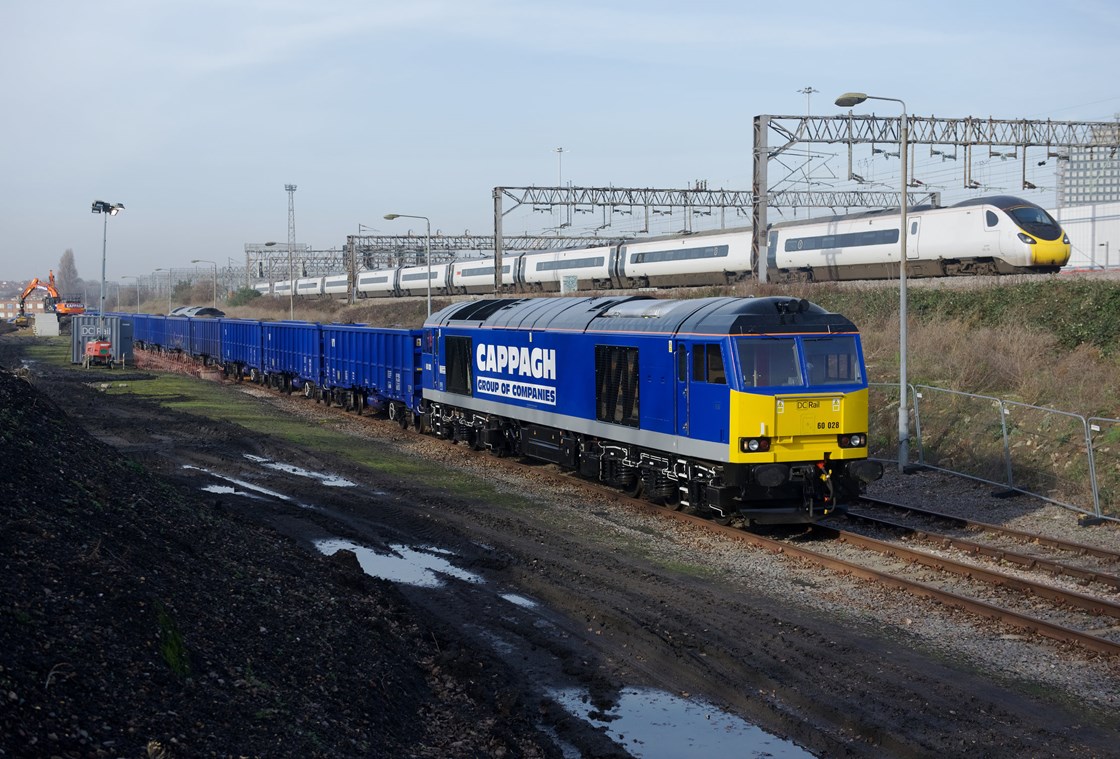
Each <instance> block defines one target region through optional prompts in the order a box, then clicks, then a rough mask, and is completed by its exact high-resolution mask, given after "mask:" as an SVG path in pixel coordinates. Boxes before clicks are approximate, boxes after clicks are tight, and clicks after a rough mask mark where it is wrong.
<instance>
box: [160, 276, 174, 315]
mask: <svg viewBox="0 0 1120 759" xmlns="http://www.w3.org/2000/svg"><path fill="white" fill-rule="evenodd" d="M156 271H165V272H167V313H168V314H170V313H171V269H156Z"/></svg>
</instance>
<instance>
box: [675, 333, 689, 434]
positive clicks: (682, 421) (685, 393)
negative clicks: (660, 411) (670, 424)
mask: <svg viewBox="0 0 1120 759" xmlns="http://www.w3.org/2000/svg"><path fill="white" fill-rule="evenodd" d="M676 360H677V407H676V410H675V414H674V419H675V421H674V428H675V429H676V431H677V434H678V435H680V436H682V437H688V400H689V382H688V374H689V372H688V367H689V363H690V362H689V358H688V346H687V345H685V344H684V343H682V342H679V341H678V342H677V350H676Z"/></svg>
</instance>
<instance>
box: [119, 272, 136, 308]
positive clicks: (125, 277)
mask: <svg viewBox="0 0 1120 759" xmlns="http://www.w3.org/2000/svg"><path fill="white" fill-rule="evenodd" d="M121 279H135V280H136V313H140V277H134V276H132V275H130V274H125V275H124V276H123V277H121Z"/></svg>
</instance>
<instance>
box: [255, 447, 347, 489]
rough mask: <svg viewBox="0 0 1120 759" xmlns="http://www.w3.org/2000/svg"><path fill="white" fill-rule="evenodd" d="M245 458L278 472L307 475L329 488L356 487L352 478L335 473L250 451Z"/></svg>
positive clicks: (298, 475)
mask: <svg viewBox="0 0 1120 759" xmlns="http://www.w3.org/2000/svg"><path fill="white" fill-rule="evenodd" d="M245 458H247V459H249V460H250V461H255V462H256V463H258V464H260V465H261V466H263V467H267V468H268V469H275V470H276V471H278V472H286V473H288V474H294V475H296V476H297V477H307V478H309V479H312V480H319V481H320V482H322V483H323V484H324V485H326V486H327V487H328V488H352V487H355V485H354V483H353V482H351V481H350V480H347V479H344V478H342V477H339V476H338V475H335V474H325V473H323V472H312V471H310V470H309V469H303V468H301V467H298V466H294V465H292V464H284V463H282V462H279V461H272V460H271V459H266V458H264V457H263V456H253V455H252V454H249V453H246V454H245Z"/></svg>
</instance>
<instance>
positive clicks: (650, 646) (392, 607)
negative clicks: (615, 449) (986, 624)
mask: <svg viewBox="0 0 1120 759" xmlns="http://www.w3.org/2000/svg"><path fill="white" fill-rule="evenodd" d="M23 344H24V341H23V339H22V338H21V339H12V338H10V337H9V338H0V364H2V365H5V366H8V367H13V368H14V367H17V366H19V363H20V362H19V360H18V355H19V353H20V351H21V346H22V345H23ZM30 374H32V375H33V376H32V380H33V382H32V384H29V383H28V382H26V381H24V380H23V379H19V378H16V377H14V376H12V375H10V374H7V373H3V374H2V375H0V415H2V416H0V422H2V426H0V455H2V462H3V481H4V483H5V484H4V491H5V492H4V498H3V499H2V501H0V503H2V504H3V505H2V506H0V517H2V532H0V557H2V567H3V573H4V582H3V585H2V587H0V756H50V755H58V756H67V757H69V756H75V757H76V756H128V757H136V756H146V755H148V754H149V753H152V752H153V751H155V752H157V753H158V751H160V750H162V751H165V752H166V755H169V756H184V757H187V756H312V755H314V756H445V757H457V756H462V757H473V756H509V757H514V756H524V757H536V756H541V757H558V756H601V757H609V756H627V755H630V753H633V754H639V755H640V754H641V753H642V752H643V751H652V750H653V747H648V746H647V747H643V746H641V745H639V744H636V743H627V742H626V741H621V742H620V743H616V742H614V741H612V740H610V738H609V737H608V736H607V735H606V733H605V731H604V730H603V729H601V727H594V726H591V725H589V724H588V723H586V722H584V721H582V720H578V719H575V718H573V717H571V716H570V715H569V714H568V713H567V712H566V711H565V710H564V709H562V708H561V707H560V706H559V705H557V703H556V702H555V700H554V698H553V697H552V694H553V693H554V691H555V689H559V688H568V687H571V688H582V689H585V690H586V691H587V692H588V693H590V698H591V700H592V702H593V704H594V705H595V706H596V707H597V708H599V709H602V710H608V709H609V708H610V707H611V706H612V704H613V703H614V702H615V701H616V700H617V698H618V696H619V692H620V689H621V688H623V687H635V686H644V687H651V688H657V689H662V690H664V691H667V692H669V693H673V694H687V695H690V696H693V697H697V698H702V699H704V700H706V701H707V702H710V703H712V704H716V705H718V706H719V707H720V708H721V709H725V710H727V711H728V712H730V713H733V714H735V715H738V716H740V717H742V718H744V719H746V720H748V721H750V722H751V723H753V724H756V725H759V726H760V727H762V728H763V729H765V730H767V731H769V732H770V733H772V734H774V735H777V736H781V737H784V738H789V739H791V740H792V741H793V742H794V743H796V744H798V745H799V746H802V747H804V748H805V749H807V750H808V751H809V752H812V753H813V754H815V755H818V756H827V757H884V756H889V757H933V756H938V757H944V756H988V757H1016V759H1018V758H1020V757H1028V756H1029V757H1048V756H1102V757H1103V756H1109V755H1114V752H1115V750H1116V746H1117V735H1118V732H1117V728H1118V725H1120V722H1118V721H1117V719H1116V716H1115V712H1112V713H1111V714H1105V713H1102V712H1098V711H1094V710H1093V709H1087V708H1085V705H1084V704H1080V703H1078V702H1076V701H1075V700H1072V699H1070V698H1069V697H1068V696H1067V694H1063V693H1061V692H1054V691H1052V690H1050V689H1047V688H1043V687H1039V686H1038V684H1035V683H1031V682H1022V681H1009V680H1008V679H1007V678H1004V677H1001V676H1000V673H998V672H990V671H985V670H984V669H983V668H978V667H977V666H976V665H975V664H970V663H967V662H964V661H960V660H957V659H955V658H953V657H951V656H945V655H944V653H938V652H936V651H932V650H930V649H928V647H926V646H924V645H922V644H921V643H920V642H919V641H917V640H916V639H911V638H908V637H907V636H906V635H905V634H902V633H899V632H898V631H897V630H895V629H891V630H884V629H880V628H878V627H877V626H875V625H873V624H869V623H868V622H866V621H864V620H862V619H861V617H860V616H859V615H858V614H851V615H848V614H840V615H837V614H827V613H824V612H822V611H820V610H818V609H815V608H813V607H812V606H810V605H807V604H804V603H802V602H801V601H800V600H799V599H798V598H796V597H790V596H783V595H780V594H775V593H773V592H771V591H770V590H769V589H765V588H759V587H755V586H753V585H752V583H751V582H750V578H749V577H747V578H743V577H735V578H729V577H726V576H722V575H721V574H720V572H719V571H715V570H713V569H712V568H711V567H705V566H703V564H702V562H699V561H698V560H697V559H696V558H695V557H696V552H695V550H693V548H691V547H690V548H689V550H688V556H689V559H688V560H687V561H681V562H680V563H679V564H678V563H674V562H673V561H672V560H671V557H672V556H673V553H674V551H680V552H681V553H682V554H683V553H684V552H685V551H684V548H683V546H684V545H686V544H689V545H691V544H690V543H689V541H691V540H692V539H693V538H692V536H690V535H688V534H687V532H688V531H687V530H684V529H683V528H674V527H668V526H666V527H665V532H664V534H662V533H660V532H658V531H657V530H650V529H642V530H638V531H635V530H628V529H626V528H623V527H618V526H617V525H618V524H619V522H617V521H615V520H613V519H612V518H611V517H610V512H611V510H618V509H624V508H625V506H623V505H621V504H618V503H613V502H612V501H611V499H610V498H606V497H602V496H597V495H594V494H589V493H587V492H585V491H583V490H582V489H581V488H580V487H579V485H578V483H573V484H572V486H571V487H558V486H556V485H555V484H554V483H555V480H553V479H551V478H552V474H551V473H550V472H547V471H544V470H543V469H542V471H541V472H540V477H539V478H538V477H537V476H536V474H535V473H534V472H533V471H529V472H528V473H525V472H524V471H522V472H521V473H516V472H515V471H514V470H509V469H507V468H505V466H504V464H502V463H500V462H493V463H492V464H490V463H487V464H483V463H478V462H477V460H475V459H474V458H473V457H471V456H469V455H468V453H467V452H465V451H459V450H458V449H456V448H454V447H451V446H448V444H446V443H442V442H439V441H429V440H423V441H419V442H417V441H416V440H415V436H412V435H411V433H404V432H401V431H400V430H398V429H397V428H395V427H394V426H392V425H391V424H390V423H388V422H373V421H371V420H367V419H364V418H363V419H357V418H354V417H353V416H349V415H346V414H343V413H342V412H341V411H340V410H337V409H329V410H328V409H324V408H322V407H316V406H315V405H314V404H310V405H309V406H308V405H303V406H301V407H300V408H298V409H297V408H296V404H307V402H306V401H300V400H295V399H279V400H276V399H274V398H269V397H267V396H266V395H265V394H263V393H254V396H256V395H260V397H259V398H256V397H255V401H254V402H256V403H259V404H260V408H261V413H262V414H266V413H276V412H281V413H288V414H294V415H297V416H298V417H300V418H303V419H304V420H305V421H306V423H307V424H308V425H309V429H310V428H311V427H314V426H316V425H318V426H329V427H330V428H331V429H334V430H338V431H341V432H343V433H345V434H348V435H352V436H353V441H354V443H353V444H354V445H355V446H366V447H369V448H370V449H371V450H375V451H376V450H384V451H385V455H386V456H387V457H389V456H390V455H393V456H399V455H401V454H402V452H403V453H404V455H406V456H412V457H416V460H421V459H420V457H424V458H423V460H425V461H429V460H430V461H431V464H430V465H425V471H426V472H427V476H425V477H423V478H421V477H418V476H415V475H413V474H400V473H394V471H393V470H392V469H391V468H365V467H359V466H356V465H354V464H351V463H348V462H347V461H346V460H344V459H341V458H337V457H329V458H328V457H326V456H324V455H322V454H321V453H320V452H318V451H317V450H315V449H314V448H313V447H311V446H308V445H301V444H299V443H290V442H286V441H284V440H280V439H274V438H267V437H261V436H260V435H257V434H254V433H250V432H248V431H247V430H245V429H244V428H242V427H239V426H236V425H234V424H231V423H227V422H224V421H213V420H208V419H202V418H200V417H197V416H192V415H189V414H185V413H180V412H177V411H170V410H167V409H165V408H161V407H160V406H158V405H155V404H154V403H150V402H147V401H140V400H137V399H136V398H135V397H132V396H128V395H114V394H107V393H102V392H99V391H98V390H97V389H96V386H95V384H94V385H91V384H90V382H91V380H92V381H94V382H95V383H96V381H103V380H104V379H105V376H106V375H105V373H104V371H102V372H101V373H96V372H95V373H89V372H82V371H75V370H71V369H66V370H60V369H57V368H51V367H49V366H47V365H44V364H35V365H33V367H32V369H31V372H30ZM143 376H144V375H143V373H140V372H136V371H135V370H127V371H125V372H120V373H117V374H114V375H113V376H112V379H113V380H115V381H118V382H119V381H128V382H143V381H145V380H144V379H143ZM246 391H247V388H245V387H244V386H236V385H228V386H226V388H224V390H223V392H230V393H241V394H244V393H245V392H246ZM250 392H252V391H251V390H250ZM51 399H54V400H53V401H52V400H51ZM315 420H318V421H315ZM433 457H434V459H433ZM268 462H280V463H286V464H294V465H296V466H298V467H302V468H303V469H304V470H307V471H309V472H317V473H330V474H332V475H336V476H338V477H341V478H345V480H347V481H348V482H350V483H353V486H352V487H340V486H330V485H328V484H327V483H325V482H323V481H322V480H321V479H315V478H312V477H308V476H305V473H290V472H285V471H281V470H277V469H270V468H267V467H266V466H263V465H262V464H267V463H268ZM451 471H454V472H455V473H456V476H455V483H456V484H455V485H454V486H445V485H446V483H447V482H448V481H449V477H448V473H449V472H451ZM464 472H465V474H464ZM463 477H477V478H480V479H485V480H487V481H488V483H489V484H488V486H487V487H480V488H476V489H472V488H471V487H469V486H467V487H465V486H463V485H462V482H463V480H462V478H463ZM222 478H226V479H222ZM232 480H236V481H237V482H236V483H235V482H233V481H232ZM207 487H210V488H212V490H214V491H218V492H208V491H206V490H204V489H203V488H207ZM254 488H264V489H266V490H267V491H269V492H270V493H271V494H272V495H269V494H268V493H262V492H261V491H260V490H255V489H254ZM472 493H474V494H473V495H472ZM495 493H497V495H495ZM320 540H336V541H339V540H340V541H348V542H349V543H350V544H354V545H360V546H365V547H368V548H371V549H374V550H375V551H378V552H382V553H390V552H392V551H394V550H395V551H396V552H397V553H398V554H401V553H404V552H406V551H408V550H411V549H417V548H421V547H427V550H428V553H429V555H434V556H437V557H442V558H445V559H446V560H447V561H449V562H451V563H452V564H453V565H454V566H455V567H456V568H457V572H458V573H459V576H458V577H446V576H445V578H444V581H443V583H442V585H440V586H439V587H425V586H421V585H411V584H403V583H390V582H388V581H384V580H378V579H374V578H372V577H370V576H369V575H368V574H365V573H363V572H362V570H361V568H360V567H359V564H358V561H357V560H356V558H355V556H354V554H353V553H351V552H349V551H345V550H343V551H338V552H336V553H334V554H333V555H331V556H326V555H324V554H323V553H322V552H321V551H319V550H317V549H316V548H315V541H320ZM433 549H435V550H436V551H437V552H436V553H432V550H433ZM742 550H744V551H747V550H750V549H747V548H743V549H742ZM667 556H668V557H670V558H669V559H667V558H666V557H667ZM766 560H767V561H773V562H777V561H780V560H781V559H779V558H778V557H771V558H768V559H766ZM828 584H829V579H828V578H827V577H821V578H819V580H818V581H816V582H813V583H808V587H805V588H803V590H804V592H808V593H812V592H817V591H819V590H823V589H825V588H826V587H827V586H828ZM510 594H515V595H514V596H511V595H510ZM510 598H518V599H530V600H531V601H532V602H533V603H532V604H528V603H521V602H517V603H514V602H511V601H510V600H509V599H510ZM600 724H601V723H600ZM155 743H158V744H159V747H158V748H153V746H154V744H155ZM743 755H747V756H750V755H759V754H757V753H756V750H755V749H749V750H748V749H745V750H744V754H743Z"/></svg>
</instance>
